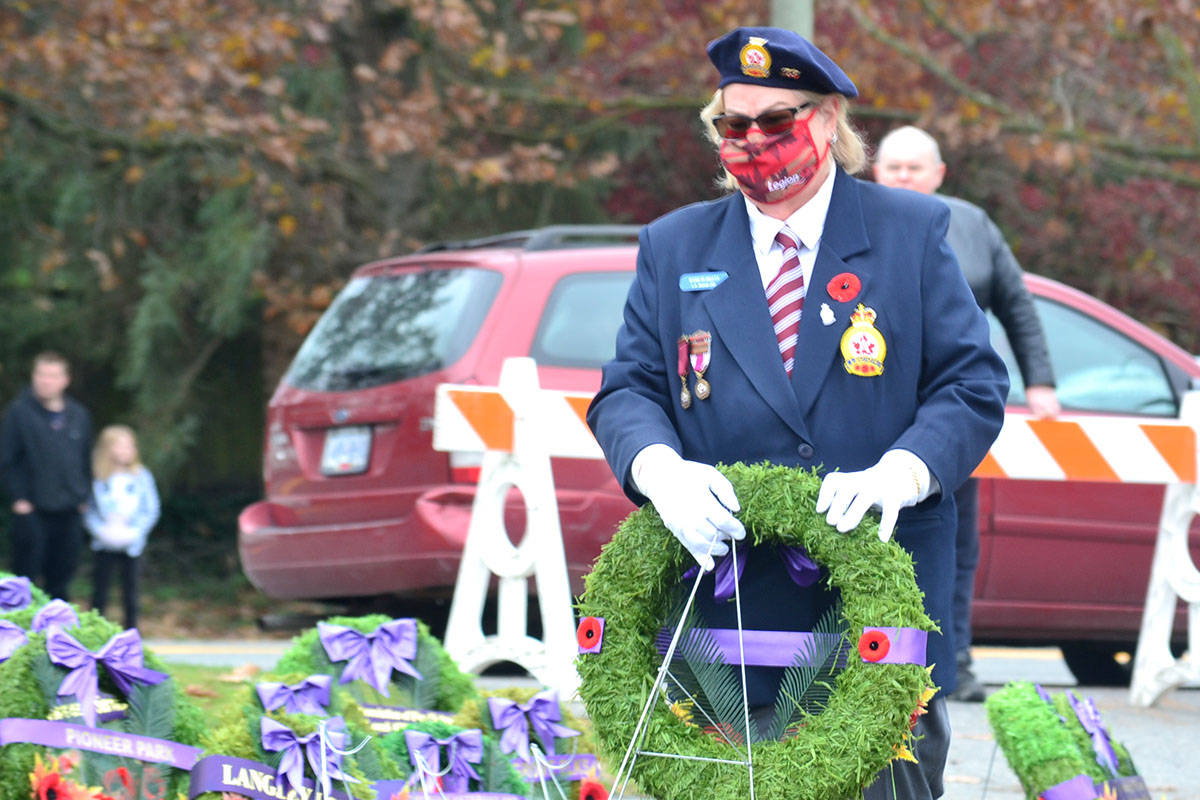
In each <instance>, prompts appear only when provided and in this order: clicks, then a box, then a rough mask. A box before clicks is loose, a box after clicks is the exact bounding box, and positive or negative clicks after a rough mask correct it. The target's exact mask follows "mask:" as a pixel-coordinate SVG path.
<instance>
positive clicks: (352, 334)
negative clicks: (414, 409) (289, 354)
mask: <svg viewBox="0 0 1200 800" xmlns="http://www.w3.org/2000/svg"><path fill="white" fill-rule="evenodd" d="M502 281H503V276H502V275H501V274H500V273H499V272H493V271H491V270H485V269H478V268H472V267H468V268H461V269H437V270H424V271H419V272H401V273H394V274H389V275H372V276H368V277H360V278H354V279H353V280H351V281H350V283H348V284H347V285H346V287H345V288H344V289H342V291H341V292H340V293H339V294H338V296H337V297H336V298H335V299H334V301H333V303H332V304H331V305H330V306H329V308H328V309H327V310H326V311H325V313H324V314H323V315H322V316H321V319H320V321H319V322H317V324H316V326H315V327H314V328H313V329H312V332H311V333H309V335H308V338H307V339H305V340H304V344H303V345H302V346H301V347H300V351H299V352H298V353H297V354H296V358H295V359H294V360H293V361H292V365H291V367H289V368H288V372H287V375H286V376H285V377H284V380H285V381H286V382H287V383H288V384H290V385H291V386H295V387H297V388H299V389H308V390H310V391H317V392H345V391H353V390H356V389H369V388H371V387H373V386H380V385H382V384H385V383H392V382H394V381H401V380H405V379H406V378H413V377H416V376H418V375H425V374H427V373H430V372H434V371H436V370H439V369H441V368H443V367H445V366H448V365H450V364H453V363H454V362H455V361H457V360H458V359H460V358H462V356H463V354H465V353H466V352H467V349H468V348H469V347H470V346H471V342H472V341H474V339H475V334H477V333H478V332H479V326H480V325H482V324H483V319H484V317H486V316H487V313H488V309H490V308H491V307H492V302H493V301H494V300H495V299H496V293H497V292H498V291H499V289H500V284H501V282H502Z"/></svg>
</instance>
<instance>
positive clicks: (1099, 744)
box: [1067, 692, 1117, 776]
mask: <svg viewBox="0 0 1200 800" xmlns="http://www.w3.org/2000/svg"><path fill="white" fill-rule="evenodd" d="M1067 700H1068V701H1070V703H1071V709H1072V710H1073V711H1074V712H1075V716H1076V717H1078V718H1079V724H1080V725H1082V726H1083V729H1084V730H1085V731H1087V732H1088V735H1089V736H1091V737H1092V749H1093V750H1094V751H1095V752H1096V763H1097V764H1099V765H1100V766H1102V767H1104V768H1105V769H1107V770H1108V771H1109V772H1110V773H1112V774H1113V775H1114V776H1115V775H1116V774H1117V754H1116V753H1115V752H1114V751H1113V748H1112V743H1111V742H1110V741H1109V740H1108V729H1107V728H1105V727H1104V722H1103V721H1102V720H1101V719H1100V711H1099V710H1098V709H1097V708H1096V703H1095V702H1094V701H1093V700H1092V698H1090V697H1089V698H1086V699H1084V700H1080V699H1079V698H1078V697H1076V696H1075V693H1074V692H1067Z"/></svg>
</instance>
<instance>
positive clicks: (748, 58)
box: [738, 36, 771, 78]
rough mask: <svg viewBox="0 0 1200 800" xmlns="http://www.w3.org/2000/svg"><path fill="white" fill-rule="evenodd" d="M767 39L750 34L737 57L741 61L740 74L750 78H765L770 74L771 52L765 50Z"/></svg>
mask: <svg viewBox="0 0 1200 800" xmlns="http://www.w3.org/2000/svg"><path fill="white" fill-rule="evenodd" d="M766 44H767V40H766V39H764V38H762V37H761V36H751V37H750V41H748V42H746V44H745V46H743V47H742V50H741V52H740V53H738V58H739V60H740V61H741V63H742V74H743V75H747V76H749V77H751V78H766V77H769V76H770V74H771V54H770V53H768V52H767V48H766V46H765V45H766Z"/></svg>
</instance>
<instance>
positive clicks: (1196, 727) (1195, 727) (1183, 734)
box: [944, 648, 1200, 800]
mask: <svg viewBox="0 0 1200 800" xmlns="http://www.w3.org/2000/svg"><path fill="white" fill-rule="evenodd" d="M976 674H977V675H978V676H979V678H980V679H981V680H982V681H983V682H984V683H986V684H988V686H989V688H992V687H995V688H998V687H1000V686H1002V685H1003V684H1004V683H1005V682H1006V681H1009V680H1014V679H1020V680H1031V681H1035V682H1038V683H1041V684H1042V685H1044V686H1046V688H1047V689H1049V690H1050V691H1062V690H1063V689H1064V688H1068V687H1069V688H1071V689H1072V690H1073V691H1074V692H1075V693H1076V694H1079V695H1081V696H1090V697H1092V698H1094V699H1095V701H1096V705H1097V707H1098V708H1099V709H1100V713H1101V715H1102V716H1103V717H1104V721H1105V724H1106V725H1107V726H1108V729H1109V731H1110V732H1111V733H1112V735H1113V736H1114V738H1117V739H1119V740H1120V741H1121V742H1122V743H1124V744H1125V746H1126V747H1127V748H1128V749H1129V752H1130V753H1131V754H1132V756H1133V759H1134V763H1135V764H1137V767H1138V771H1139V772H1140V773H1141V774H1142V777H1143V778H1144V779H1145V781H1146V785H1147V786H1148V787H1149V789H1150V797H1151V798H1153V800H1196V799H1197V798H1200V759H1197V758H1196V757H1195V753H1196V749H1197V747H1198V746H1200V689H1179V690H1175V691H1171V692H1168V693H1167V694H1165V695H1164V696H1163V697H1162V698H1161V699H1160V700H1159V701H1158V703H1156V704H1155V705H1154V706H1153V707H1151V708H1135V707H1133V706H1131V705H1129V692H1128V690H1127V689H1104V688H1097V687H1086V686H1085V687H1079V686H1076V685H1075V679H1074V678H1073V677H1072V676H1071V673H1070V672H1069V671H1068V670H1067V667H1066V664H1064V663H1063V662H1062V658H1061V657H1060V656H1059V654H1058V651H1057V650H1055V649H1026V648H1020V649H1009V648H976ZM949 705H950V722H951V726H952V727H953V731H954V733H953V738H952V739H951V744H950V761H949V764H948V765H947V767H946V794H945V795H944V797H945V800H983V798H987V800H1023V798H1024V797H1025V795H1024V792H1022V791H1021V787H1020V784H1019V783H1018V782H1017V777H1016V775H1014V774H1013V772H1012V770H1010V769H1009V768H1008V764H1007V763H1006V762H1005V761H1004V755H1003V754H1002V753H1000V752H999V749H998V748H997V746H996V741H995V739H994V738H993V736H992V733H991V729H990V728H989V727H988V723H987V717H986V715H985V713H984V709H983V704H981V703H956V702H951V703H950V704H949Z"/></svg>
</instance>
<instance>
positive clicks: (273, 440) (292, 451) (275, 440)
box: [265, 421, 299, 470]
mask: <svg viewBox="0 0 1200 800" xmlns="http://www.w3.org/2000/svg"><path fill="white" fill-rule="evenodd" d="M266 457H267V463H266V465H265V466H266V468H267V469H268V470H279V469H289V468H292V467H295V466H296V465H297V464H298V463H299V458H298V457H297V456H296V448H295V447H294V446H293V445H292V437H291V436H289V435H288V432H287V430H286V429H285V428H284V427H283V424H282V423H280V422H278V421H276V422H272V423H271V427H270V428H269V429H268V431H267V453H266Z"/></svg>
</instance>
